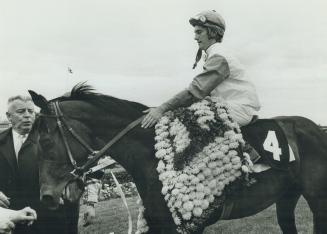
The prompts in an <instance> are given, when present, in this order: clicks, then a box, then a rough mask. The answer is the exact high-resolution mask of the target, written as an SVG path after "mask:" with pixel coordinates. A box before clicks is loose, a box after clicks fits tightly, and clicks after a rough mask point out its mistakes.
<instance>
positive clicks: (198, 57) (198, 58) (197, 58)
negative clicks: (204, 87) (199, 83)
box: [193, 49, 202, 69]
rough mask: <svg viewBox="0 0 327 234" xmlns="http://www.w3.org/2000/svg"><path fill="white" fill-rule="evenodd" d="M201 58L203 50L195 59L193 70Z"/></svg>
mask: <svg viewBox="0 0 327 234" xmlns="http://www.w3.org/2000/svg"><path fill="white" fill-rule="evenodd" d="M201 57H202V50H201V49H198V52H197V53H196V57H195V63H194V64H193V69H194V68H196V66H197V65H198V62H199V61H200V59H201Z"/></svg>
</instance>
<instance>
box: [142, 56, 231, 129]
mask: <svg viewBox="0 0 327 234" xmlns="http://www.w3.org/2000/svg"><path fill="white" fill-rule="evenodd" d="M229 74H230V71H229V66H228V63H227V61H226V59H225V58H224V57H222V56H219V55H213V56H211V57H210V58H208V60H207V61H206V63H205V64H204V66H203V72H202V73H200V74H199V75H197V76H196V77H194V79H193V81H192V82H191V84H190V85H189V87H188V89H186V90H183V91H182V92H179V93H178V94H177V95H175V96H174V97H173V98H171V99H169V100H168V101H167V102H165V103H163V104H161V105H160V106H159V107H157V108H151V109H149V110H147V111H145V112H148V114H147V115H146V116H145V117H144V119H143V120H142V125H141V126H142V127H143V128H148V127H152V126H153V125H154V124H155V123H156V122H158V121H159V119H160V118H161V117H162V115H163V114H164V113H165V112H167V111H169V110H174V109H176V108H178V107H184V106H189V105H191V104H192V103H194V102H196V101H199V100H201V99H203V98H205V97H206V96H208V95H210V93H211V91H212V90H213V89H215V88H216V87H217V86H218V85H219V84H220V83H221V82H223V81H224V80H225V79H226V78H228V77H229Z"/></svg>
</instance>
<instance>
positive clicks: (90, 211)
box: [84, 205, 95, 226]
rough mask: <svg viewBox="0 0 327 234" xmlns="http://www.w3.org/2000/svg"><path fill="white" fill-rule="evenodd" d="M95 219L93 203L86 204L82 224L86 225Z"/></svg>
mask: <svg viewBox="0 0 327 234" xmlns="http://www.w3.org/2000/svg"><path fill="white" fill-rule="evenodd" d="M94 221H95V207H94V205H87V206H86V210H85V212H84V226H88V225H90V224H92V223H94Z"/></svg>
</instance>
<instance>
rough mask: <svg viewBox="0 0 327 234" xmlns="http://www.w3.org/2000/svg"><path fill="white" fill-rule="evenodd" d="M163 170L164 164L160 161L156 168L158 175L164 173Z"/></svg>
mask: <svg viewBox="0 0 327 234" xmlns="http://www.w3.org/2000/svg"><path fill="white" fill-rule="evenodd" d="M164 169H165V164H164V162H163V161H162V160H160V161H159V163H158V166H157V171H158V172H159V173H162V172H164Z"/></svg>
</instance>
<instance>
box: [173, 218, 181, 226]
mask: <svg viewBox="0 0 327 234" xmlns="http://www.w3.org/2000/svg"><path fill="white" fill-rule="evenodd" d="M174 222H175V224H176V225H177V226H178V225H181V223H182V222H181V220H180V218H179V217H177V216H175V217H174Z"/></svg>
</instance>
